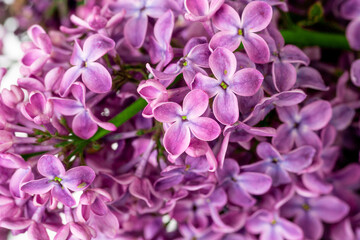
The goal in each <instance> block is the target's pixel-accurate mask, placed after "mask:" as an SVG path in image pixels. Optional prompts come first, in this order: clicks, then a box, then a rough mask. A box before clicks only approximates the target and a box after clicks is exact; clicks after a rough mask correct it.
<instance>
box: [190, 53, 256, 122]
mask: <svg viewBox="0 0 360 240" xmlns="http://www.w3.org/2000/svg"><path fill="white" fill-rule="evenodd" d="M209 65H210V68H211V71H212V72H213V74H214V75H215V78H216V79H214V78H211V77H208V76H206V75H204V74H202V73H198V74H197V75H196V76H195V78H194V81H193V82H192V84H191V86H192V88H193V89H202V90H204V91H205V92H206V93H207V94H208V95H209V97H214V96H215V98H214V103H213V111H214V115H215V117H216V119H217V120H219V122H221V123H222V124H225V125H230V124H233V123H235V122H236V121H237V120H238V119H239V107H238V100H237V98H236V95H239V96H252V95H254V94H255V93H256V92H257V91H258V90H259V88H260V86H261V83H262V80H263V76H262V75H261V73H260V72H259V71H257V70H256V69H252V68H246V69H242V70H239V71H237V72H235V70H236V58H235V56H234V54H233V53H232V52H231V51H230V50H228V49H226V48H217V49H216V50H215V51H214V52H213V53H212V54H211V56H210V58H209ZM235 94H236V95H235Z"/></svg>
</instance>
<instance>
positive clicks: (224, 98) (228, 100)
mask: <svg viewBox="0 0 360 240" xmlns="http://www.w3.org/2000/svg"><path fill="white" fill-rule="evenodd" d="M213 112H214V115H215V117H216V119H217V120H218V121H219V122H221V123H222V124H224V125H231V124H233V123H235V122H236V121H237V120H239V107H238V101H237V98H236V96H235V94H234V93H233V92H232V91H230V90H227V91H223V92H219V94H218V95H216V97H215V99H214V103H213Z"/></svg>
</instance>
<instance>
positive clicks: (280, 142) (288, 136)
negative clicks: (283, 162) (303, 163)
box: [272, 124, 295, 152]
mask: <svg viewBox="0 0 360 240" xmlns="http://www.w3.org/2000/svg"><path fill="white" fill-rule="evenodd" d="M292 131H293V128H292V127H291V126H290V125H288V124H282V125H280V126H279V127H278V129H277V130H276V136H275V137H273V139H272V144H273V145H274V146H275V147H276V148H277V149H278V150H279V151H281V152H286V151H289V150H290V149H291V148H292V147H293V146H294V142H295V136H294V135H293V134H292Z"/></svg>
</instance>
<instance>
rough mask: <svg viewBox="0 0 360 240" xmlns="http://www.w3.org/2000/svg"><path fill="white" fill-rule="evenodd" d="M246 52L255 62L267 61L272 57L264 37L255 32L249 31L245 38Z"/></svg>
mask: <svg viewBox="0 0 360 240" xmlns="http://www.w3.org/2000/svg"><path fill="white" fill-rule="evenodd" d="M242 43H243V45H244V48H245V51H246V54H247V55H248V56H249V58H250V59H251V60H252V61H253V62H254V63H267V62H269V59H270V50H269V47H268V46H267V44H266V42H265V40H264V39H262V38H261V37H260V36H259V35H257V34H255V33H248V34H247V35H246V37H244V38H243V42H242Z"/></svg>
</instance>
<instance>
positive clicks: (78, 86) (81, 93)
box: [71, 82, 86, 106]
mask: <svg viewBox="0 0 360 240" xmlns="http://www.w3.org/2000/svg"><path fill="white" fill-rule="evenodd" d="M71 94H72V95H73V97H74V98H75V99H76V100H77V101H78V102H80V103H81V104H82V105H83V106H85V94H86V89H85V86H84V84H82V83H79V82H77V83H74V84H73V85H72V86H71Z"/></svg>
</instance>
